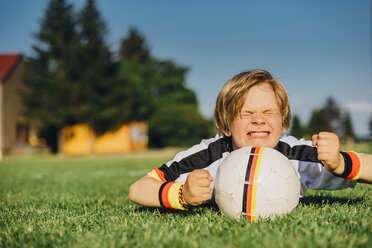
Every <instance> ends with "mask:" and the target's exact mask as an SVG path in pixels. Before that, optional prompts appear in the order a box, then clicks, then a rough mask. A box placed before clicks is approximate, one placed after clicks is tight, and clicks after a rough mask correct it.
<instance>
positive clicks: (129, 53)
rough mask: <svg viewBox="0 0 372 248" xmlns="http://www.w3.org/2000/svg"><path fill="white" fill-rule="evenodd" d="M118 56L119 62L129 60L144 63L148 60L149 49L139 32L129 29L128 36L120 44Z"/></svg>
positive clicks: (132, 28)
mask: <svg viewBox="0 0 372 248" xmlns="http://www.w3.org/2000/svg"><path fill="white" fill-rule="evenodd" d="M119 56H120V59H121V60H129V61H132V62H135V63H141V64H142V63H146V62H148V61H149V59H150V49H149V48H148V46H147V44H146V38H145V37H144V36H142V35H141V34H140V32H139V31H138V30H137V29H136V28H134V27H131V28H130V29H129V33H128V36H127V37H126V38H124V39H123V40H122V42H121V46H120V51H119Z"/></svg>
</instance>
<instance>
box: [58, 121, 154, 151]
mask: <svg viewBox="0 0 372 248" xmlns="http://www.w3.org/2000/svg"><path fill="white" fill-rule="evenodd" d="M147 130H148V126H147V123H144V122H135V121H133V122H130V123H127V124H124V125H122V126H121V127H120V128H118V129H117V130H116V131H113V132H106V133H104V134H103V135H100V136H96V135H95V133H94V131H93V129H92V128H91V127H90V126H89V125H87V124H79V125H73V126H68V127H65V128H63V129H62V135H61V138H60V151H62V152H63V154H65V155H68V156H76V155H90V154H122V153H128V152H133V151H141V150H145V149H147V147H148V138H147Z"/></svg>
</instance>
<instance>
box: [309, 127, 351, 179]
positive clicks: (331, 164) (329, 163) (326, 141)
mask: <svg viewBox="0 0 372 248" xmlns="http://www.w3.org/2000/svg"><path fill="white" fill-rule="evenodd" d="M312 141H313V146H317V147H318V159H319V160H320V161H322V162H323V165H324V167H325V168H326V169H327V170H328V171H330V172H334V173H336V174H341V173H342V172H343V171H344V167H345V165H344V160H343V157H342V155H341V154H340V141H339V139H338V136H337V135H336V134H334V133H330V132H320V133H318V134H314V135H313V137H312Z"/></svg>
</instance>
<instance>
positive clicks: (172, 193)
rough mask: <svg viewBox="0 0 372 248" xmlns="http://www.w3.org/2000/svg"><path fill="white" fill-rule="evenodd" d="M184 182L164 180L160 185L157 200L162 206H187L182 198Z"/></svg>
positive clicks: (174, 207)
mask: <svg viewBox="0 0 372 248" xmlns="http://www.w3.org/2000/svg"><path fill="white" fill-rule="evenodd" d="M183 185H184V183H180V182H177V183H176V182H166V183H163V184H162V185H161V186H160V189H159V202H160V205H161V206H162V207H164V208H169V209H180V210H186V209H187V206H186V204H185V203H184V202H183V200H182V194H183V192H182V190H183Z"/></svg>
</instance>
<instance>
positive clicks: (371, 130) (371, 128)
mask: <svg viewBox="0 0 372 248" xmlns="http://www.w3.org/2000/svg"><path fill="white" fill-rule="evenodd" d="M368 125H369V138H370V139H371V140H372V116H371V117H370V118H369V123H368Z"/></svg>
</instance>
